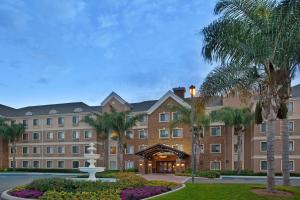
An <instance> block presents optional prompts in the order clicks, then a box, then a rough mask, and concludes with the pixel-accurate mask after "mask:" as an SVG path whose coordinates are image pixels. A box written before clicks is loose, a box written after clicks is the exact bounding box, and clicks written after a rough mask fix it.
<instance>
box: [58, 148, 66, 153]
mask: <svg viewBox="0 0 300 200" xmlns="http://www.w3.org/2000/svg"><path fill="white" fill-rule="evenodd" d="M57 153H60V154H63V153H65V147H64V146H58V147H57Z"/></svg>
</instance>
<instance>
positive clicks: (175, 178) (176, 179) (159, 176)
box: [141, 174, 190, 183]
mask: <svg viewBox="0 0 300 200" xmlns="http://www.w3.org/2000/svg"><path fill="white" fill-rule="evenodd" d="M141 176H142V177H144V178H145V179H146V180H149V181H150V180H159V181H170V182H175V183H185V182H186V181H187V180H188V179H190V178H189V177H186V176H174V174H142V175H141Z"/></svg>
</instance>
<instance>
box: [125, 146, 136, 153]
mask: <svg viewBox="0 0 300 200" xmlns="http://www.w3.org/2000/svg"><path fill="white" fill-rule="evenodd" d="M127 147H133V152H132V153H131V152H130V153H127ZM127 147H126V149H125V154H126V155H133V154H134V145H128V146H127ZM130 149H131V148H130Z"/></svg>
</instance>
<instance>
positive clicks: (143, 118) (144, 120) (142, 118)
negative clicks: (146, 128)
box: [139, 115, 148, 123]
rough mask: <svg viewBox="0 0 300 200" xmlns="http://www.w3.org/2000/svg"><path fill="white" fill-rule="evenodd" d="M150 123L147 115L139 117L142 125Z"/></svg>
mask: <svg viewBox="0 0 300 200" xmlns="http://www.w3.org/2000/svg"><path fill="white" fill-rule="evenodd" d="M147 121H148V116H147V115H141V116H140V117H139V122H140V123H146V122H147Z"/></svg>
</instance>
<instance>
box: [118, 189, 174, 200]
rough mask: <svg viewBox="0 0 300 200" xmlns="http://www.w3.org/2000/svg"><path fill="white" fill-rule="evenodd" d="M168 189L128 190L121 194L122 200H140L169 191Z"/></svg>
mask: <svg viewBox="0 0 300 200" xmlns="http://www.w3.org/2000/svg"><path fill="white" fill-rule="evenodd" d="M169 190H170V189H169V188H168V187H160V186H145V187H141V188H127V189H124V190H123V191H122V192H121V199H122V200H139V199H144V198H147V197H151V196H154V195H158V194H161V193H164V192H167V191H169Z"/></svg>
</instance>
